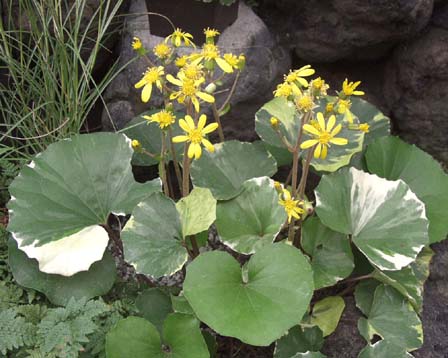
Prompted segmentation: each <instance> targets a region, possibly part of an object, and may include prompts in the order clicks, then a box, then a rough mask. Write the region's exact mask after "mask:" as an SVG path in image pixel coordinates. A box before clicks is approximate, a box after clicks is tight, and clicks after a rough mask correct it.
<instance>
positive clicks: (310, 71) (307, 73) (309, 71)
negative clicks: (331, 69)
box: [297, 68, 316, 77]
mask: <svg viewBox="0 0 448 358" xmlns="http://www.w3.org/2000/svg"><path fill="white" fill-rule="evenodd" d="M315 73H316V71H314V70H313V69H312V68H308V69H304V70H302V69H299V70H298V71H297V74H298V75H299V76H301V77H307V76H312V75H314V74H315Z"/></svg>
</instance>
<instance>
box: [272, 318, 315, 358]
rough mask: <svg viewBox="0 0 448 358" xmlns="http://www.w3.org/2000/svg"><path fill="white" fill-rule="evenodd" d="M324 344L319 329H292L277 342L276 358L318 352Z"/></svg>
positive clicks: (289, 357) (299, 327)
mask: <svg viewBox="0 0 448 358" xmlns="http://www.w3.org/2000/svg"><path fill="white" fill-rule="evenodd" d="M323 344H324V338H323V335H322V331H321V330H320V328H319V327H317V326H314V327H302V326H300V325H298V326H295V327H292V328H291V329H290V330H289V331H288V333H287V334H286V335H284V336H283V337H282V338H280V339H279V340H278V341H277V342H275V350H274V358H292V357H295V354H296V353H306V352H318V351H319V350H320V349H321V348H322V346H323Z"/></svg>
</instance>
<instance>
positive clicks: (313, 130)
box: [303, 124, 320, 135]
mask: <svg viewBox="0 0 448 358" xmlns="http://www.w3.org/2000/svg"><path fill="white" fill-rule="evenodd" d="M303 130H304V131H305V132H308V133H311V134H314V135H320V132H319V131H318V130H317V129H316V128H315V127H313V126H312V125H311V124H304V125H303Z"/></svg>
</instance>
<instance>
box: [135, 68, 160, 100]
mask: <svg viewBox="0 0 448 358" xmlns="http://www.w3.org/2000/svg"><path fill="white" fill-rule="evenodd" d="M164 74H165V72H164V70H163V67H162V66H159V67H148V69H147V70H146V72H145V73H144V74H143V78H142V79H141V80H140V81H138V82H137V83H136V84H135V88H141V87H143V90H142V101H143V102H145V103H146V102H148V101H149V99H150V98H151V93H152V85H153V84H156V86H157V88H158V89H159V90H161V89H162V81H161V80H162V76H163V75H164Z"/></svg>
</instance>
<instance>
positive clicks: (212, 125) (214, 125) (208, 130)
mask: <svg viewBox="0 0 448 358" xmlns="http://www.w3.org/2000/svg"><path fill="white" fill-rule="evenodd" d="M218 127H219V125H218V123H210V124H209V125H207V126H206V127H205V128H204V129H203V130H202V134H208V133H211V132H213V131H215V130H217V129H218Z"/></svg>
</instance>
